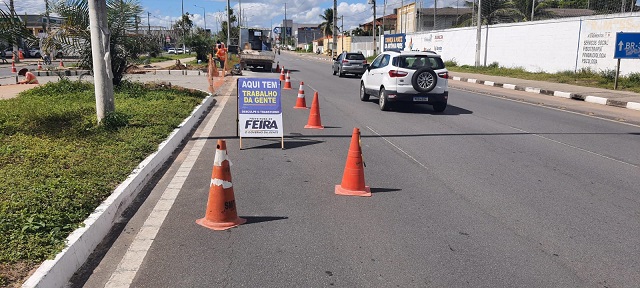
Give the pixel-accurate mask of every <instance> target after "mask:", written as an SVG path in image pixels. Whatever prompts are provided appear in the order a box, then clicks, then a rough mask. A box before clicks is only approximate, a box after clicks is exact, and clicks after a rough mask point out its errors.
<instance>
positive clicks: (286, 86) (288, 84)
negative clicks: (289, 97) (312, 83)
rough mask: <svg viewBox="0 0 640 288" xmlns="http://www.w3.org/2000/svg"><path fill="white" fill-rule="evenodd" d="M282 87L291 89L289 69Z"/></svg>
mask: <svg viewBox="0 0 640 288" xmlns="http://www.w3.org/2000/svg"><path fill="white" fill-rule="evenodd" d="M282 89H285V90H291V89H292V88H291V77H289V71H287V81H285V82H284V87H282Z"/></svg>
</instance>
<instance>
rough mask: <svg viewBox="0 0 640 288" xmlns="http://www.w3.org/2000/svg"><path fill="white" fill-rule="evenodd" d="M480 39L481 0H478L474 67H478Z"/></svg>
mask: <svg viewBox="0 0 640 288" xmlns="http://www.w3.org/2000/svg"><path fill="white" fill-rule="evenodd" d="M481 41H482V0H478V28H477V31H476V67H480V48H481V47H482V46H481V43H480V42H481Z"/></svg>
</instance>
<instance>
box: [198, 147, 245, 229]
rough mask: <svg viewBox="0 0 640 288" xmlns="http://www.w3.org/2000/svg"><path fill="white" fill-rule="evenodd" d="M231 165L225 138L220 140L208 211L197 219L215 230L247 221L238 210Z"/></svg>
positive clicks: (210, 188)
mask: <svg viewBox="0 0 640 288" xmlns="http://www.w3.org/2000/svg"><path fill="white" fill-rule="evenodd" d="M230 166H231V162H230V161H229V155H227V144H226V142H225V141H224V140H218V146H217V147H216V155H215V158H214V160H213V173H212V174H211V185H210V186H209V200H208V201H207V212H206V214H205V216H204V218H202V219H198V220H196V223H197V224H199V225H202V226H204V227H207V228H209V229H213V230H227V229H229V228H233V227H236V226H238V225H241V224H243V223H245V222H247V220H246V219H242V218H240V217H238V213H237V211H236V200H235V196H234V195H233V183H231V169H230V168H229V167H230Z"/></svg>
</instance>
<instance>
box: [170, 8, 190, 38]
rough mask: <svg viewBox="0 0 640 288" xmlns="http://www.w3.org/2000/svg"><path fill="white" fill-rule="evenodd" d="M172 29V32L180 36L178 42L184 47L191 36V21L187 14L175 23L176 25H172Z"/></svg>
mask: <svg viewBox="0 0 640 288" xmlns="http://www.w3.org/2000/svg"><path fill="white" fill-rule="evenodd" d="M172 28H173V30H176V31H178V32H179V34H180V35H181V36H182V39H181V41H180V42H182V43H183V44H185V45H186V40H187V38H188V37H189V35H190V34H191V29H193V21H191V18H190V17H189V12H187V13H185V14H184V15H182V18H180V20H178V21H176V23H175V24H173V27H172Z"/></svg>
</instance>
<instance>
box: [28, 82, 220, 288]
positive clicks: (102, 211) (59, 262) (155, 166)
mask: <svg viewBox="0 0 640 288" xmlns="http://www.w3.org/2000/svg"><path fill="white" fill-rule="evenodd" d="M207 93H208V92H207ZM212 105H213V95H212V94H211V93H209V96H207V97H206V98H205V99H204V100H203V101H202V103H201V104H200V105H199V106H198V107H196V108H195V109H194V110H193V112H192V113H191V115H190V116H189V117H187V118H186V119H185V120H184V121H183V122H182V123H181V124H180V126H178V128H176V129H175V130H173V132H172V133H171V134H170V135H169V137H168V138H167V140H165V141H164V142H162V143H160V145H159V146H158V150H157V151H156V152H154V153H153V154H151V155H149V156H148V157H147V158H146V159H144V161H142V162H141V163H140V164H139V165H138V167H136V168H135V169H134V170H133V172H132V173H131V174H130V175H129V177H127V179H126V180H125V181H124V182H122V183H121V184H120V185H118V187H117V188H116V189H115V190H114V191H113V193H112V194H111V196H109V197H108V198H107V199H106V200H105V201H103V202H102V203H101V204H100V206H98V208H96V209H95V210H94V212H93V213H91V215H89V217H88V218H87V219H85V220H84V222H83V223H84V226H83V227H80V228H78V229H76V230H75V231H73V232H72V233H71V235H69V237H67V239H66V243H67V244H66V247H65V248H64V249H63V250H62V251H61V252H60V253H58V254H57V255H56V257H55V258H54V259H53V260H46V261H44V262H43V263H42V264H41V265H40V267H38V269H37V270H36V271H35V272H34V273H33V275H31V276H30V277H29V279H27V281H26V282H24V284H23V285H22V287H28V288H31V287H39V288H43V287H52V288H54V287H56V288H57V287H64V286H65V285H66V284H67V282H68V281H69V279H71V277H72V276H73V274H74V273H75V272H76V271H77V270H78V269H79V268H80V267H81V266H82V265H83V264H84V263H85V261H86V260H87V259H88V258H89V255H90V254H91V253H92V252H93V250H94V249H95V248H96V247H97V245H98V244H99V243H100V242H101V241H102V240H103V239H104V237H105V236H106V235H107V234H108V233H109V231H110V230H111V228H112V227H113V225H114V224H115V223H116V222H117V221H118V219H119V218H120V215H121V214H122V212H123V211H124V210H125V209H126V208H127V207H129V205H130V204H131V201H132V200H133V199H134V198H135V197H136V196H137V195H138V193H139V192H140V191H141V190H142V188H143V187H144V186H145V185H146V184H147V182H148V181H149V180H150V179H151V177H152V176H153V175H154V174H155V173H156V172H157V171H158V170H159V169H160V168H161V167H162V165H164V163H165V162H166V161H167V160H168V159H169V158H170V157H171V156H172V155H173V152H174V151H175V150H176V149H177V148H178V147H179V146H180V145H181V143H182V141H183V140H184V139H185V137H187V135H189V133H190V132H191V130H192V129H194V128H195V127H196V125H197V124H198V123H200V121H201V120H202V119H204V116H206V115H205V114H206V112H207V111H208V110H209V109H210V108H211V106H212Z"/></svg>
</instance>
